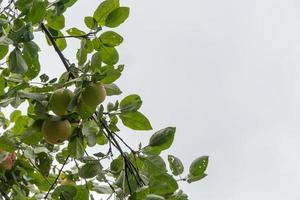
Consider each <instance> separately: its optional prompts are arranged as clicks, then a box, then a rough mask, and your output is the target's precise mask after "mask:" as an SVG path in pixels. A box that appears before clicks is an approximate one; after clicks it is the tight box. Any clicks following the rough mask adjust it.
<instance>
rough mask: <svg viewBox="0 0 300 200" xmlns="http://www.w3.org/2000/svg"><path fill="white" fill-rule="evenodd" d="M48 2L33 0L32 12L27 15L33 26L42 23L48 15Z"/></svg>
mask: <svg viewBox="0 0 300 200" xmlns="http://www.w3.org/2000/svg"><path fill="white" fill-rule="evenodd" d="M46 8H47V2H46V1H44V0H33V4H32V6H31V9H30V11H29V12H28V14H27V17H28V19H29V21H31V22H32V24H37V23H40V22H41V21H42V20H43V18H44V17H45V15H46Z"/></svg>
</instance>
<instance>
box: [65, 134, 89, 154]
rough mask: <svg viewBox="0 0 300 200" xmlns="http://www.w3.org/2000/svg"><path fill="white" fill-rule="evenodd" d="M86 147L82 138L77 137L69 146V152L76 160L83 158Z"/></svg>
mask: <svg viewBox="0 0 300 200" xmlns="http://www.w3.org/2000/svg"><path fill="white" fill-rule="evenodd" d="M84 150H85V148H84V145H83V140H82V138H81V137H75V138H73V139H71V141H70V142H69V145H68V151H69V154H70V156H72V157H74V158H77V159H79V158H82V157H83V155H84Z"/></svg>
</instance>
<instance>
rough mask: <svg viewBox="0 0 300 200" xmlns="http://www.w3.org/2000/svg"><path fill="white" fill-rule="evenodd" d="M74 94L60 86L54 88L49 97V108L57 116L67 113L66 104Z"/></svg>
mask: <svg viewBox="0 0 300 200" xmlns="http://www.w3.org/2000/svg"><path fill="white" fill-rule="evenodd" d="M73 96H74V94H73V92H72V91H70V90H68V89H65V88H61V89H58V90H56V91H55V92H54V93H53V94H52V95H51V97H50V100H49V108H50V109H51V110H52V111H53V112H54V113H55V114H56V115H59V116H63V115H67V114H68V111H67V108H68V105H69V103H70V101H71V99H72V98H73Z"/></svg>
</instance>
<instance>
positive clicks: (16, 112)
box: [9, 110, 22, 122]
mask: <svg viewBox="0 0 300 200" xmlns="http://www.w3.org/2000/svg"><path fill="white" fill-rule="evenodd" d="M21 114H22V112H21V111H20V110H14V111H13V112H12V113H11V114H10V116H9V119H10V121H11V122H15V121H16V120H17V119H18V118H19V117H20V116H21Z"/></svg>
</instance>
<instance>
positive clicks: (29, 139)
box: [21, 127, 43, 145]
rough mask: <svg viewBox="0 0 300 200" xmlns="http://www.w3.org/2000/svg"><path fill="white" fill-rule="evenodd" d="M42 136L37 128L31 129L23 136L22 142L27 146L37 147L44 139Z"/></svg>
mask: <svg viewBox="0 0 300 200" xmlns="http://www.w3.org/2000/svg"><path fill="white" fill-rule="evenodd" d="M42 137H43V136H42V134H41V132H40V130H38V129H36V128H32V127H29V128H27V129H26V130H25V131H24V132H23V133H22V135H21V140H22V142H24V143H25V144H31V145H36V144H38V143H39V141H40V140H41V139H42Z"/></svg>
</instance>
